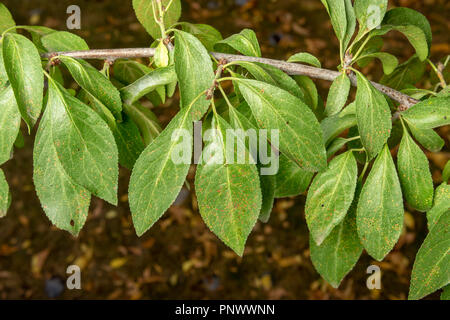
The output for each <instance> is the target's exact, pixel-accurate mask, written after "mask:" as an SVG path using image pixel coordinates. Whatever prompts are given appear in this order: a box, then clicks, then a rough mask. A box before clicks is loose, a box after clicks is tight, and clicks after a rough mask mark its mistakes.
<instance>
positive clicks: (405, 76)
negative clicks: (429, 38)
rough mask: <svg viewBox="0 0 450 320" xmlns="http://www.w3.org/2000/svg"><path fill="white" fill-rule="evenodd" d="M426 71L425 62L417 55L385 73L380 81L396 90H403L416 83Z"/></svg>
mask: <svg viewBox="0 0 450 320" xmlns="http://www.w3.org/2000/svg"><path fill="white" fill-rule="evenodd" d="M424 73H425V64H424V62H422V61H420V60H419V58H418V57H417V55H414V56H413V57H411V58H410V59H409V60H408V61H405V62H404V63H402V64H401V65H399V66H398V67H397V68H396V69H395V70H394V71H393V72H392V73H390V74H388V75H384V76H383V77H382V78H381V81H380V83H381V84H384V85H386V86H388V87H391V88H392V89H395V90H402V89H405V88H408V86H411V85H415V84H416V83H417V82H418V81H419V80H420V79H421V78H422V76H423V74H424Z"/></svg>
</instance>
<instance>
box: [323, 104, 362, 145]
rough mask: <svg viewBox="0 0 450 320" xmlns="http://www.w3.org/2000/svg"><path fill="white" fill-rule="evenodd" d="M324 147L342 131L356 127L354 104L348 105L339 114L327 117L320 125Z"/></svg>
mask: <svg viewBox="0 0 450 320" xmlns="http://www.w3.org/2000/svg"><path fill="white" fill-rule="evenodd" d="M320 126H321V128H322V132H323V139H324V142H325V145H327V146H328V145H329V144H330V143H331V142H332V141H333V140H334V139H335V138H336V137H337V136H339V134H341V133H342V132H343V131H344V130H346V129H348V128H351V127H354V126H356V116H355V104H354V103H352V104H350V105H348V106H347V107H346V108H345V109H344V110H343V111H341V112H340V113H338V114H336V115H333V116H331V117H327V118H325V119H323V120H322V122H321V123H320Z"/></svg>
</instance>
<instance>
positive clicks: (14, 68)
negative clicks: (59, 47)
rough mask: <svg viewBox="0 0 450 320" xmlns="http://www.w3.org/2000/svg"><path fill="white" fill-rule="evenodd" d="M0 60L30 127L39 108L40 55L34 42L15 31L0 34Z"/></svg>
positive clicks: (40, 95) (23, 116)
mask: <svg viewBox="0 0 450 320" xmlns="http://www.w3.org/2000/svg"><path fill="white" fill-rule="evenodd" d="M3 62H4V64H5V70H6V73H7V74H8V79H9V82H10V83H11V87H12V88H13V91H14V95H15V97H16V101H17V105H18V106H19V110H20V113H21V115H22V118H23V119H24V120H25V122H26V123H27V125H28V128H29V129H30V128H31V127H33V125H34V124H35V123H36V121H37V119H38V117H39V115H40V113H41V109H42V101H43V94H42V91H43V89H44V74H43V72H42V67H41V57H40V56H39V52H38V51H37V49H36V47H35V46H34V44H33V43H32V42H31V41H30V40H28V39H27V38H25V37H24V36H22V35H19V34H13V33H7V34H6V35H5V36H4V38H3Z"/></svg>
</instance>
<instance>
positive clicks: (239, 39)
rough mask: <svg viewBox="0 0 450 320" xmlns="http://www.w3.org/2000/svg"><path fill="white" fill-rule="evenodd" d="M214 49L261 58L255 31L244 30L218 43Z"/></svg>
mask: <svg viewBox="0 0 450 320" xmlns="http://www.w3.org/2000/svg"><path fill="white" fill-rule="evenodd" d="M214 49H215V50H217V51H220V52H226V53H233V52H234V50H236V51H237V52H240V53H242V54H243V55H245V56H250V57H261V49H260V47H259V43H258V39H257V38H256V34H255V32H254V31H253V30H250V29H244V30H242V31H241V32H240V33H238V34H233V35H232V36H229V37H228V38H226V39H224V40H222V41H219V42H217V43H216V44H215V45H214Z"/></svg>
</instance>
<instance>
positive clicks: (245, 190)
mask: <svg viewBox="0 0 450 320" xmlns="http://www.w3.org/2000/svg"><path fill="white" fill-rule="evenodd" d="M214 119H215V121H216V123H215V124H213V128H215V129H216V134H215V135H214V136H212V137H211V139H210V140H211V141H210V144H209V145H208V146H207V147H206V148H205V149H204V151H203V155H204V156H203V161H202V164H200V165H199V166H198V167H197V174H196V178H195V191H196V195H197V200H198V204H199V209H200V214H201V215H202V218H203V220H204V221H205V223H206V225H207V226H208V227H209V228H210V229H211V231H212V232H214V233H215V234H216V235H217V236H218V237H219V238H220V239H221V240H222V241H223V242H224V243H225V244H226V245H227V246H229V247H230V248H231V249H233V250H234V251H235V252H236V253H237V254H238V255H240V256H242V254H243V252H244V247H245V242H246V241H247V237H248V235H249V234H250V232H251V230H252V229H253V227H254V225H255V223H256V221H257V219H258V217H259V214H260V210H261V200H262V198H261V190H260V183H259V179H258V172H257V170H256V166H255V165H254V164H236V163H234V161H232V160H231V159H229V158H228V152H227V150H226V149H227V147H226V146H227V142H226V137H227V134H228V132H227V129H229V128H231V127H230V125H229V124H227V123H226V121H225V120H224V119H223V118H221V117H220V116H215V118H214ZM231 132H232V131H231ZM233 139H234V137H233ZM238 139H239V138H238ZM238 143H239V142H238ZM240 143H243V142H242V141H240ZM207 148H208V149H209V150H216V152H217V153H221V158H222V160H223V161H215V158H214V157H215V156H216V153H214V152H212V153H209V152H206V151H208V149H207ZM208 155H209V156H211V158H209V157H208Z"/></svg>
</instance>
